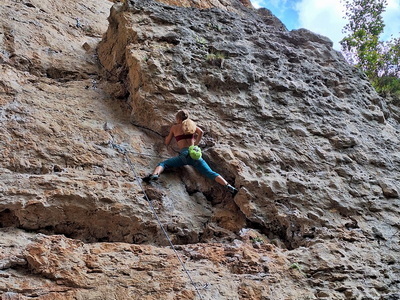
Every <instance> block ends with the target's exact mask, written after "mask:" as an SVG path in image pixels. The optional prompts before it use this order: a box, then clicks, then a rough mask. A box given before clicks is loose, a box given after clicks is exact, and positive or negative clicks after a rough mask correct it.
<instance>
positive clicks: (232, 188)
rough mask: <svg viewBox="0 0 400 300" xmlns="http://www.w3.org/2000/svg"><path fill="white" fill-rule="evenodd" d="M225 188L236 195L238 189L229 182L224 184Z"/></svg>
mask: <svg viewBox="0 0 400 300" xmlns="http://www.w3.org/2000/svg"><path fill="white" fill-rule="evenodd" d="M225 187H226V188H227V189H228V191H229V192H230V193H231V194H232V195H234V196H235V195H236V194H237V192H238V190H237V189H236V188H235V187H233V186H231V185H230V184H227V185H226V186H225Z"/></svg>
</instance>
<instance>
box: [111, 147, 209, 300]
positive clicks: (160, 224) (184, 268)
mask: <svg viewBox="0 0 400 300" xmlns="http://www.w3.org/2000/svg"><path fill="white" fill-rule="evenodd" d="M110 144H111V146H112V147H113V148H114V149H116V150H117V151H118V152H120V153H122V154H124V157H125V160H126V161H127V163H128V165H129V167H130V169H131V171H132V173H133V176H134V177H135V179H136V181H137V183H138V184H139V186H140V188H141V190H142V192H143V194H144V196H145V198H146V200H147V202H148V204H149V207H150V209H151V211H152V213H153V215H154V217H155V218H156V220H157V223H158V225H159V226H160V228H161V230H162V232H163V234H164V236H165V237H166V239H167V241H168V243H169V245H170V246H171V248H172V250H173V251H174V254H175V256H176V257H177V259H178V261H179V263H180V264H181V266H182V268H183V270H184V272H185V273H186V275H187V276H188V278H189V280H190V283H191V284H192V285H193V287H194V289H195V290H196V293H197V295H198V296H199V298H200V299H203V297H202V296H201V294H200V292H199V289H198V288H197V287H196V284H195V283H194V281H193V279H192V277H191V276H190V274H189V271H188V270H187V269H186V266H185V263H184V262H183V261H182V259H181V257H180V256H179V254H178V251H177V250H176V248H175V246H174V244H173V243H172V241H171V238H170V237H169V235H168V233H167V231H166V230H165V228H164V226H163V225H162V223H161V220H160V217H159V216H158V214H157V212H156V210H155V209H154V206H153V204H152V203H151V201H150V198H149V197H148V196H147V193H146V191H145V189H144V188H143V185H142V182H141V181H140V177H139V176H138V175H137V173H136V169H135V166H134V164H133V162H132V161H131V160H130V159H129V156H128V153H134V152H133V151H128V150H126V149H125V148H124V147H122V146H120V145H117V144H115V143H113V142H111V143H110Z"/></svg>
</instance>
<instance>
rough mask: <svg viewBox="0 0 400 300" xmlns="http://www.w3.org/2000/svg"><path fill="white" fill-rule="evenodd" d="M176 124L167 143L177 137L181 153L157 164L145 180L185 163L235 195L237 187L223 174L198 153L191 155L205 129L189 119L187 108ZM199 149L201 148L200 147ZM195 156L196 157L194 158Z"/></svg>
mask: <svg viewBox="0 0 400 300" xmlns="http://www.w3.org/2000/svg"><path fill="white" fill-rule="evenodd" d="M175 119H176V124H175V125H173V126H172V127H171V130H170V132H169V134H168V136H167V137H166V138H165V145H167V146H168V145H169V144H170V142H171V140H172V138H173V137H175V139H176V142H177V144H178V147H179V149H180V152H179V155H178V156H176V157H173V158H169V159H167V160H165V161H163V162H161V163H159V164H158V165H157V167H156V168H155V169H154V171H153V173H152V174H149V175H147V176H146V177H144V178H143V181H144V182H150V181H151V180H157V179H158V178H159V177H160V174H161V173H162V172H163V171H164V170H165V169H168V168H173V167H181V166H184V165H191V166H193V167H195V168H196V169H197V170H198V171H199V172H200V173H201V174H202V175H204V176H206V177H207V178H210V179H213V180H215V181H216V182H218V183H219V184H221V185H223V186H225V187H226V188H227V189H228V191H229V192H231V193H232V194H233V195H235V194H236V193H237V189H236V188H235V187H233V186H232V185H230V184H229V183H228V182H227V181H226V180H225V179H224V178H223V177H222V176H221V175H219V174H218V173H216V172H214V171H213V170H211V168H210V167H209V165H208V164H207V163H206V161H205V160H204V159H203V158H201V156H200V157H199V155H197V157H196V154H197V153H196V154H195V156H192V155H190V153H189V151H192V148H193V147H195V148H198V147H196V146H197V145H198V144H199V142H200V140H201V138H202V137H203V130H202V129H201V128H199V127H198V126H196V123H195V122H194V121H192V120H191V119H189V114H188V112H187V111H186V110H180V111H178V113H177V114H176V117H175ZM198 149H199V148H198ZM192 157H194V158H192Z"/></svg>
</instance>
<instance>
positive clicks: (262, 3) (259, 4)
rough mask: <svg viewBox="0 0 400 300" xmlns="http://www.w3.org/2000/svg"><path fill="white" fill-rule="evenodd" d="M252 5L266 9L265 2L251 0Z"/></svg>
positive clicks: (262, 0)
mask: <svg viewBox="0 0 400 300" xmlns="http://www.w3.org/2000/svg"><path fill="white" fill-rule="evenodd" d="M251 4H253V6H254V7H255V8H261V7H265V6H264V5H265V4H264V0H251Z"/></svg>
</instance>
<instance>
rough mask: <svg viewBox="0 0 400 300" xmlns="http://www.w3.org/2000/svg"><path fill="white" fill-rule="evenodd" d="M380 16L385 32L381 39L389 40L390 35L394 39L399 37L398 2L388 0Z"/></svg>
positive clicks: (399, 14)
mask: <svg viewBox="0 0 400 300" xmlns="http://www.w3.org/2000/svg"><path fill="white" fill-rule="evenodd" d="M382 16H383V21H384V22H385V31H384V34H383V35H382V38H383V39H390V36H391V35H392V34H393V36H394V37H400V22H399V21H400V1H399V0H388V6H387V7H386V11H385V12H384V13H383V14H382Z"/></svg>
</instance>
